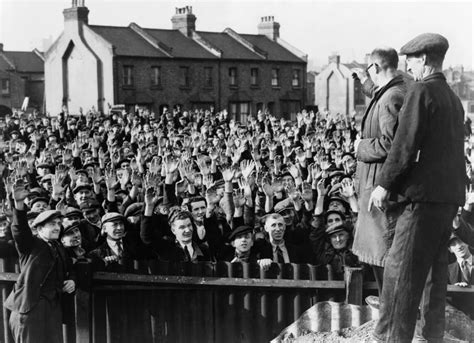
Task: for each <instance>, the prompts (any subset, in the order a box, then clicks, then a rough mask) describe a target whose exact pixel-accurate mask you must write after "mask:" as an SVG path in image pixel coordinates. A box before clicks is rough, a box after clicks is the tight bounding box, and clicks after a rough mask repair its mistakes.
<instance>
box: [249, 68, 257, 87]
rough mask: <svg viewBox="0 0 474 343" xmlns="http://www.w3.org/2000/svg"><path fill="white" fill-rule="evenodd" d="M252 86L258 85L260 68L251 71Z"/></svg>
mask: <svg viewBox="0 0 474 343" xmlns="http://www.w3.org/2000/svg"><path fill="white" fill-rule="evenodd" d="M250 85H252V86H257V85H258V68H252V69H250Z"/></svg>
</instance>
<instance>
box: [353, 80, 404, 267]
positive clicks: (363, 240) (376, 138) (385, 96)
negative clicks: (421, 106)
mask: <svg viewBox="0 0 474 343" xmlns="http://www.w3.org/2000/svg"><path fill="white" fill-rule="evenodd" d="M370 84H371V82H370V81H367V82H365V83H364V90H365V92H366V93H367V95H373V97H372V100H371V102H370V104H369V106H368V108H367V110H366V112H365V115H364V117H363V119H362V139H361V142H360V144H359V146H358V148H357V152H356V157H357V173H356V175H357V176H356V181H357V182H356V185H357V193H358V195H359V215H358V218H357V224H356V230H355V235H354V244H353V247H352V250H353V252H354V253H355V254H356V255H357V256H358V257H359V260H360V261H361V262H365V263H368V264H372V265H376V266H383V265H384V262H385V257H386V255H387V253H388V249H389V248H390V245H391V242H392V238H393V233H394V227H395V223H396V217H397V212H398V211H397V209H398V206H397V205H396V204H392V205H391V206H388V208H387V210H386V211H385V212H384V213H382V212H381V211H379V210H378V209H376V208H375V207H372V210H371V211H370V212H369V211H368V209H367V207H368V202H369V198H370V194H371V193H372V191H373V189H374V182H375V179H376V177H377V175H378V173H379V172H380V169H381V168H382V166H383V163H384V161H385V158H386V157H387V154H388V151H389V150H390V147H391V145H392V140H393V137H394V134H395V130H396V127H397V118H398V113H399V111H400V109H401V107H402V105H403V100H404V97H405V94H406V91H407V87H406V83H405V81H404V80H403V78H402V76H401V75H399V76H396V77H395V78H393V79H392V80H391V81H390V82H389V83H388V84H387V85H385V86H384V87H382V88H381V89H379V90H377V91H375V92H374V91H373V88H371V89H370V88H369V87H368V86H369V85H370Z"/></svg>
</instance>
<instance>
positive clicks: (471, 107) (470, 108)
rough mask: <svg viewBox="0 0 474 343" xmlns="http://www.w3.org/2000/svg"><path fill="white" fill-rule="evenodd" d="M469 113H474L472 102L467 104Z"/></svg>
mask: <svg viewBox="0 0 474 343" xmlns="http://www.w3.org/2000/svg"><path fill="white" fill-rule="evenodd" d="M469 113H474V104H471V105H470V106H469Z"/></svg>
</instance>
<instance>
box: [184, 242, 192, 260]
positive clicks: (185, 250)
mask: <svg viewBox="0 0 474 343" xmlns="http://www.w3.org/2000/svg"><path fill="white" fill-rule="evenodd" d="M184 254H185V255H186V261H191V260H192V259H191V254H190V253H189V250H188V247H187V246H186V245H185V246H184Z"/></svg>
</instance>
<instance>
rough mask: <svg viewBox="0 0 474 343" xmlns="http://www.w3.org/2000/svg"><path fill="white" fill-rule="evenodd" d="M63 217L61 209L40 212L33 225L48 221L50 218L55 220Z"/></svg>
mask: <svg viewBox="0 0 474 343" xmlns="http://www.w3.org/2000/svg"><path fill="white" fill-rule="evenodd" d="M61 217H62V214H61V212H60V211H56V210H48V211H44V212H41V213H40V214H38V216H37V217H36V218H35V220H34V221H33V223H32V224H31V226H32V227H34V228H35V227H37V226H39V225H41V224H44V223H47V222H48V221H50V220H53V219H55V218H61Z"/></svg>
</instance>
